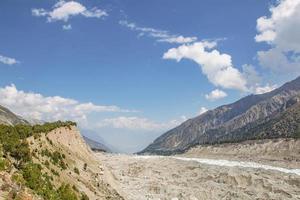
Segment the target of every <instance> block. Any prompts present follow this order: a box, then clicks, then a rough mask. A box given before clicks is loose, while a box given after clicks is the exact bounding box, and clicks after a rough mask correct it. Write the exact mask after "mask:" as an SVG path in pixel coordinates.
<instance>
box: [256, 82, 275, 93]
mask: <svg viewBox="0 0 300 200" xmlns="http://www.w3.org/2000/svg"><path fill="white" fill-rule="evenodd" d="M277 87H278V86H277V85H269V84H267V85H266V86H258V87H256V88H255V91H254V93H255V94H263V93H267V92H271V91H272V90H275V89H276V88H277Z"/></svg>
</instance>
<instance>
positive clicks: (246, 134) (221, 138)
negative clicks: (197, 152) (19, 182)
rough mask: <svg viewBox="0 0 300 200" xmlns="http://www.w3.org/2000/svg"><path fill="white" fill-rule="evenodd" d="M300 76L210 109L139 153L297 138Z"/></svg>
mask: <svg viewBox="0 0 300 200" xmlns="http://www.w3.org/2000/svg"><path fill="white" fill-rule="evenodd" d="M299 113H300V77H299V78H297V79H295V80H293V81H291V82H288V83H286V84H284V85H283V86H281V87H280V88H277V89H275V90H273V91H271V92H269V93H265V94H261V95H250V96H247V97H244V98H242V99H240V100H239V101H237V102H235V103H232V104H229V105H224V106H220V107H218V108H216V109H214V110H210V111H208V112H206V113H204V114H202V115H200V116H198V117H196V118H194V119H190V120H187V121H186V122H184V123H183V124H181V125H180V126H178V127H176V128H174V129H172V130H170V131H168V132H166V133H165V134H163V135H162V136H160V137H159V138H157V139H156V140H155V141H154V142H153V143H152V144H150V145H149V146H148V147H147V148H146V149H145V150H143V151H142V152H140V153H157V154H171V153H178V152H184V151H185V150H187V149H189V148H190V147H193V146H195V145H198V144H216V143H224V142H239V141H244V140H250V139H263V138H279V137H298V136H299V124H300V119H299V118H300V117H299Z"/></svg>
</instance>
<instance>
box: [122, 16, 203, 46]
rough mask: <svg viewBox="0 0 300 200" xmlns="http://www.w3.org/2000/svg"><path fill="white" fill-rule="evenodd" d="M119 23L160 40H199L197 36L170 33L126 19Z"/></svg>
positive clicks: (172, 41) (182, 42)
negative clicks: (138, 24) (141, 25)
mask: <svg viewBox="0 0 300 200" xmlns="http://www.w3.org/2000/svg"><path fill="white" fill-rule="evenodd" d="M119 24H120V25H122V26H125V27H127V28H129V29H130V30H132V31H136V32H139V36H144V35H146V36H148V37H152V38H155V39H156V41H158V42H167V43H177V44H185V43H192V42H195V41H197V37H184V36H182V35H174V34H170V33H169V32H168V31H165V30H159V29H154V28H149V27H140V26H137V25H136V24H135V23H132V22H128V21H126V20H121V21H119Z"/></svg>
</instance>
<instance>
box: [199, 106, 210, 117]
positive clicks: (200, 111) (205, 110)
mask: <svg viewBox="0 0 300 200" xmlns="http://www.w3.org/2000/svg"><path fill="white" fill-rule="evenodd" d="M207 111H208V109H207V108H205V107H201V108H200V110H199V113H198V114H199V115H202V114H203V113H206V112H207Z"/></svg>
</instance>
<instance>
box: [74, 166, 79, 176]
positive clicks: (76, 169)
mask: <svg viewBox="0 0 300 200" xmlns="http://www.w3.org/2000/svg"><path fill="white" fill-rule="evenodd" d="M74 172H75V173H76V174H78V175H79V169H78V168H77V167H75V168H74Z"/></svg>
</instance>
